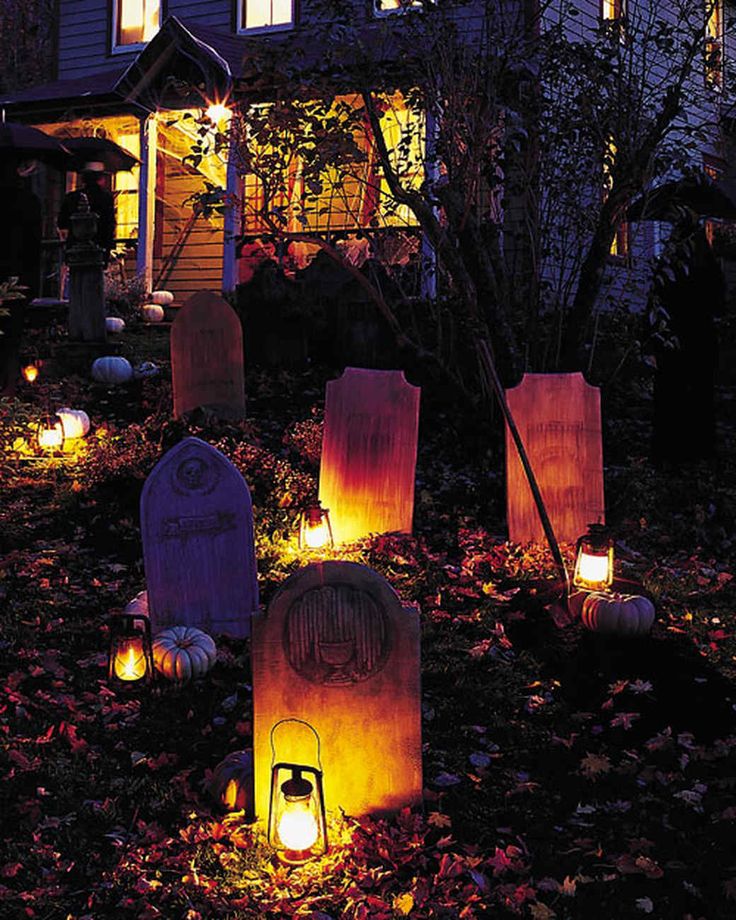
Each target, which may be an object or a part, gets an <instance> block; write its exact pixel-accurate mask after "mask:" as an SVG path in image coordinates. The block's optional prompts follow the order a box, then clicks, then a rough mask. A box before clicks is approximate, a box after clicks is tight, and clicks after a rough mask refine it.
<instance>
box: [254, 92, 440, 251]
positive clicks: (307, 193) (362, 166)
mask: <svg viewBox="0 0 736 920" xmlns="http://www.w3.org/2000/svg"><path fill="white" fill-rule="evenodd" d="M359 104H360V103H359V100H358V99H357V97H348V96H342V97H337V99H336V100H335V111H338V110H339V107H340V106H351V107H353V108H354V107H357V106H359ZM354 110H355V108H354ZM380 118H381V124H382V129H383V135H384V138H385V139H386V146H387V148H388V150H389V156H390V158H391V162H392V165H393V168H394V170H395V172H396V175H397V177H398V178H399V180H400V182H401V183H402V185H403V186H404V187H405V188H413V189H418V188H419V186H420V185H421V183H422V181H423V179H424V157H423V153H424V121H423V118H421V117H420V115H419V114H418V113H416V112H414V111H413V110H412V109H410V108H408V107H407V105H406V103H405V101H404V99H403V97H402V96H401V94H400V93H396V94H394V95H391V96H386V97H384V98H383V99H382V101H381V114H380ZM353 137H354V140H355V143H356V145H357V147H358V149H359V150H360V151H361V153H362V156H361V157H360V159H359V160H358V161H357V162H346V163H343V164H342V165H341V166H340V167H337V166H333V167H329V168H326V169H325V170H324V171H323V173H322V175H321V176H320V181H319V187H317V186H315V185H314V183H312V184H311V187H306V186H307V183H305V181H304V177H303V163H302V161H301V159H300V157H299V155H298V154H294V155H286V154H280V155H278V156H277V154H276V150H275V149H274V147H273V146H267V145H259V144H256V143H254V142H251V148H252V160H251V162H252V165H253V167H254V171H253V172H251V173H249V174H247V175H246V177H245V181H244V185H243V192H244V206H243V230H244V233H246V234H255V233H260V232H267V231H268V229H269V228H268V219H269V216H270V218H271V219H272V220H273V222H274V223H277V224H279V225H280V226H281V227H282V228H283V229H284V230H286V231H287V232H304V233H325V232H327V233H331V232H336V233H341V232H351V231H357V230H360V229H361V228H368V227H370V228H373V229H376V230H380V229H384V228H389V227H392V228H407V227H412V226H415V225H416V218H415V217H414V216H413V214H412V213H411V212H410V210H409V208H408V207H407V206H406V205H403V204H399V203H398V202H396V201H395V200H394V198H393V196H392V195H391V192H390V191H389V188H388V183H387V182H386V179H385V177H384V176H383V173H382V170H381V168H380V165H379V163H378V154H377V150H376V146H375V143H374V141H373V138H372V135H371V132H370V129H369V127H368V125H367V123H363V125H362V127H357V126H356V128H355V132H354V135H353ZM274 141H275V142H277V139H276V138H275V137H274ZM276 163H279V164H280V168H279V167H277V166H276Z"/></svg>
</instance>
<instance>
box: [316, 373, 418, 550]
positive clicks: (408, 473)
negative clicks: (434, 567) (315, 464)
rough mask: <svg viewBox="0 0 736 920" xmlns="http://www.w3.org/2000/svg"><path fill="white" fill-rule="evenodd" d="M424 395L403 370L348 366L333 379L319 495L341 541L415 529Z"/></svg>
mask: <svg viewBox="0 0 736 920" xmlns="http://www.w3.org/2000/svg"><path fill="white" fill-rule="evenodd" d="M419 396H420V389H419V387H415V386H412V385H411V384H410V383H408V382H407V381H406V379H405V377H404V374H403V371H377V370H366V369H365V368H357V367H347V368H345V372H344V374H343V375H342V377H340V378H339V379H338V380H331V381H330V382H329V383H328V384H327V395H326V400H325V428H324V437H323V439H322V457H321V462H320V476H319V499H320V502H321V503H322V504H323V505H325V506H326V507H328V508H329V509H330V521H331V524H332V533H333V535H334V538H335V543H348V542H351V541H353V540H359V539H361V538H362V537H366V536H368V535H369V534H371V533H389V532H392V531H398V532H400V533H411V529H412V517H413V513H414V476H415V470H416V462H417V432H418V427H419Z"/></svg>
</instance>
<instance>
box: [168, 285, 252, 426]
mask: <svg viewBox="0 0 736 920" xmlns="http://www.w3.org/2000/svg"><path fill="white" fill-rule="evenodd" d="M171 377H172V384H173V390H174V417H175V418H181V416H182V415H183V414H184V413H185V412H191V411H192V409H196V408H197V407H198V406H204V407H206V408H208V409H211V410H212V411H213V412H215V413H217V414H218V415H220V416H222V417H223V418H242V417H243V416H244V415H245V380H244V375H243V332H242V329H241V326H240V320H239V319H238V316H237V314H236V313H235V311H234V310H233V309H232V307H231V306H230V305H229V304H228V303H226V302H225V301H224V300H223V299H222V297H219V296H218V295H217V294H213V293H212V291H199V292H198V293H196V294H193V295H192V296H191V297H190V298H189V300H187V302H186V303H185V304H184V306H183V307H182V308H181V310H180V311H179V312H178V314H177V316H176V319H175V320H174V322H173V324H172V326H171Z"/></svg>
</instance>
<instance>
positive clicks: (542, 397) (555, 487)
mask: <svg viewBox="0 0 736 920" xmlns="http://www.w3.org/2000/svg"><path fill="white" fill-rule="evenodd" d="M506 398H507V400H508V404H509V408H510V409H511V414H512V415H513V417H514V420H515V422H516V425H517V427H518V429H519V434H520V435H521V439H522V441H523V442H524V446H525V448H526V450H527V453H528V455H529V461H530V463H531V466H532V470H533V471H534V475H535V477H536V479H537V483H538V485H539V489H540V491H541V493H542V497H543V498H544V502H545V505H546V507H547V513H548V514H549V518H550V521H551V523H552V528H553V530H554V532H555V536H556V537H557V539H558V540H559V541H560V542H563V543H569V542H573V541H574V540H577V538H578V537H579V536H580V535H581V534H583V533H585V531H586V530H587V527H588V524H590V523H595V522H597V521H600V522H601V523H603V520H604V514H605V510H604V502H603V449H602V446H601V400H600V391H599V390H598V388H597V387H593V386H590V384H588V383H586V382H585V380H584V378H583V375H582V374H580V373H575V374H525V375H524V377H523V379H522V381H521V383H520V384H519V385H518V386H517V387H514V388H513V389H511V390H508V391H507V393H506ZM506 508H507V517H508V527H509V539H510V540H512V541H513V542H515V543H525V542H528V541H536V542H542V541H543V540H544V539H545V537H544V531H543V529H542V525H541V523H540V521H539V515H538V514H537V509H536V505H535V504H534V500H533V498H532V494H531V491H530V489H529V485H528V483H527V480H526V476H525V475H524V470H523V468H522V466H521V461H520V460H519V455H518V451H517V450H516V446H515V444H514V442H513V440H512V438H511V435H510V433H509V431H508V428H507V430H506Z"/></svg>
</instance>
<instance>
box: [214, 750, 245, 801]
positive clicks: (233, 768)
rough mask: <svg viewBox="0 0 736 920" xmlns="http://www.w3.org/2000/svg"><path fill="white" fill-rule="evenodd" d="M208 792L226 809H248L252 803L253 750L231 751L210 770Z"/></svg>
mask: <svg viewBox="0 0 736 920" xmlns="http://www.w3.org/2000/svg"><path fill="white" fill-rule="evenodd" d="M207 786H208V789H209V793H210V795H211V796H212V798H213V799H215V801H217V802H219V804H220V805H222V807H223V808H224V809H225V810H226V811H244V810H246V811H250V810H251V808H252V804H253V751H251V750H247V751H233V752H232V753H231V754H228V755H227V757H226V758H225V759H224V760H221V761H220V763H218V765H217V766H216V767H215V769H214V770H213V771H212V776H211V777H210V779H209V782H208V784H207Z"/></svg>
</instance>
